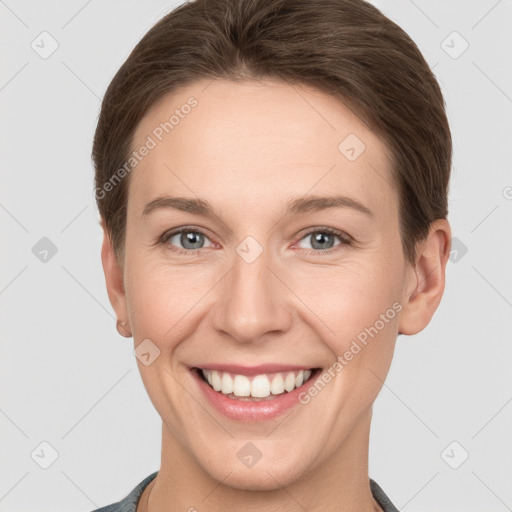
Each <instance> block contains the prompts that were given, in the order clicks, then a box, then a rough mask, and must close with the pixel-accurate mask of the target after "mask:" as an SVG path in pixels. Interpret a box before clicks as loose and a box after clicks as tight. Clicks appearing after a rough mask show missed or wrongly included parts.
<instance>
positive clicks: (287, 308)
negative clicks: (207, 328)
mask: <svg viewBox="0 0 512 512" xmlns="http://www.w3.org/2000/svg"><path fill="white" fill-rule="evenodd" d="M269 259H270V258H269V257H268V253H267V252H266V251H264V252H263V253H262V254H261V255H260V256H259V257H258V258H257V259H256V260H255V261H252V262H251V263H249V262H247V261H245V260H244V259H243V258H242V257H240V256H238V254H235V257H234V262H233V268H232V269H231V271H230V272H228V273H227V275H226V276H225V277H224V279H223V280H222V281H221V283H219V285H218V286H217V287H216V289H217V293H218V296H217V301H216V304H215V306H214V307H215V308H216V310H215V312H214V315H213V323H214V328H215V329H217V330H218V331H220V332H223V333H225V334H228V335H230V336H231V337H232V338H233V339H235V340H236V341H237V342H239V343H245V344H247V343H257V342H258V341H259V340H262V339H263V338H264V337H265V335H270V334H271V335H273V336H276V335H278V334H282V333H284V332H286V331H287V330H288V329H289V328H290V325H291V320H292V311H291V308H292V302H291V301H290V300H288V299H289V293H290V292H289V291H288V289H287V288H286V286H285V285H284V284H283V281H282V280H281V279H280V278H278V276H277V275H278V272H276V271H275V270H274V269H271V268H270V267H269V264H270V261H269Z"/></svg>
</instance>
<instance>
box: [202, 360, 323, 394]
mask: <svg viewBox="0 0 512 512" xmlns="http://www.w3.org/2000/svg"><path fill="white" fill-rule="evenodd" d="M194 370H195V371H196V372H197V373H198V375H199V377H200V378H201V380H203V381H204V382H206V384H208V386H210V388H212V389H213V390H214V391H217V392H218V393H220V394H222V395H225V396H226V397H228V398H233V399H235V400H251V401H259V400H273V399H274V398H276V397H279V396H282V395H285V394H286V393H290V392H292V391H294V390H295V389H297V388H299V387H301V386H303V385H304V384H305V383H306V382H308V381H309V380H311V378H312V377H315V376H316V375H318V373H319V372H320V371H321V368H310V369H309V370H299V371H284V372H275V373H264V374H260V375H254V376H247V375H240V374H233V373H230V372H222V371H217V370H206V369H202V368H194Z"/></svg>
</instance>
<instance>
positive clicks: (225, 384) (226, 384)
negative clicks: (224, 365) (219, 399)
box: [221, 372, 233, 395]
mask: <svg viewBox="0 0 512 512" xmlns="http://www.w3.org/2000/svg"><path fill="white" fill-rule="evenodd" d="M221 391H222V393H223V394H224V395H229V394H230V393H233V379H232V377H231V375H229V373H227V372H224V375H223V376H222V389H221Z"/></svg>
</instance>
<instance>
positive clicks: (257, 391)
mask: <svg viewBox="0 0 512 512" xmlns="http://www.w3.org/2000/svg"><path fill="white" fill-rule="evenodd" d="M269 395H270V382H269V380H268V377H267V376H266V375H257V376H256V377H254V379H253V380H252V382H251V396H254V397H257V398H265V397H266V396H269Z"/></svg>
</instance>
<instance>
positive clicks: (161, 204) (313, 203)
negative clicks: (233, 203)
mask: <svg viewBox="0 0 512 512" xmlns="http://www.w3.org/2000/svg"><path fill="white" fill-rule="evenodd" d="M169 208H171V209H175V210H180V211H184V212H188V213H194V214H197V215H203V216H206V217H217V215H216V213H215V211H214V208H213V207H212V205H211V204H210V203H209V202H208V201H205V200H204V199H192V198H187V197H172V196H161V197H157V198H156V199H153V200H152V201H150V202H149V203H147V204H146V205H145V206H144V210H143V211H142V215H141V217H144V216H145V215H148V214H150V213H152V212H154V211H157V210H162V209H169ZM328 208H351V209H354V210H357V211H359V212H361V213H364V214H366V215H368V216H369V217H374V214H373V212H372V211H371V210H370V209H369V208H368V207H367V206H366V205H364V204H363V203H361V202H360V201H357V200H355V199H352V198H350V197H346V196H307V197H299V198H295V199H293V198H292V199H291V200H290V201H289V202H288V204H287V208H286V212H285V215H298V214H301V213H306V212H310V211H321V210H326V209H328Z"/></svg>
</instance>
